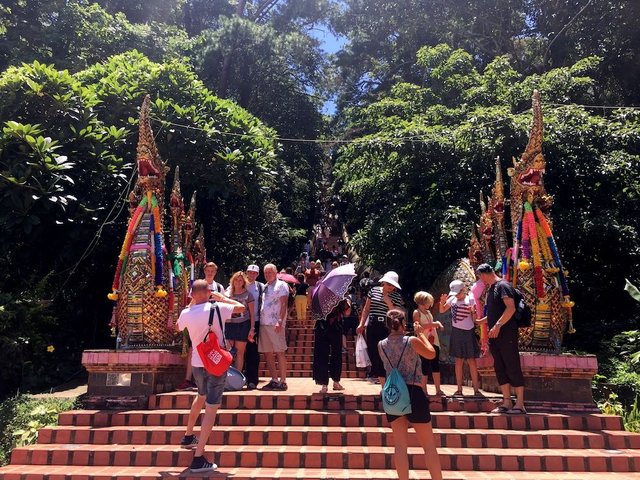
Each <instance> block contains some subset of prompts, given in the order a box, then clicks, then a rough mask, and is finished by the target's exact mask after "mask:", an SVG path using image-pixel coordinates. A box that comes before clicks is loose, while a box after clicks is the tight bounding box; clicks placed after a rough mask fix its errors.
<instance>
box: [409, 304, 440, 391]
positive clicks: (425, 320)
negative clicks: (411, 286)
mask: <svg viewBox="0 0 640 480" xmlns="http://www.w3.org/2000/svg"><path fill="white" fill-rule="evenodd" d="M413 301H414V302H416V304H417V305H418V308H416V309H415V310H414V311H413V323H414V324H415V323H416V322H418V323H419V324H420V325H422V328H424V332H425V335H426V336H427V339H428V340H429V342H430V343H431V345H433V348H434V349H435V350H436V356H435V357H434V358H433V359H431V360H427V359H426V358H424V357H420V360H421V362H422V375H423V377H422V386H423V388H424V390H425V392H427V393H428V389H427V380H428V377H429V375H431V376H432V377H433V383H434V385H435V386H436V395H439V396H443V395H444V393H443V392H442V390H441V388H440V385H441V384H440V339H439V338H438V329H442V328H443V326H442V323H440V322H434V321H433V315H431V308H432V307H433V296H432V295H431V294H430V293H428V292H418V293H416V294H415V295H414V296H413Z"/></svg>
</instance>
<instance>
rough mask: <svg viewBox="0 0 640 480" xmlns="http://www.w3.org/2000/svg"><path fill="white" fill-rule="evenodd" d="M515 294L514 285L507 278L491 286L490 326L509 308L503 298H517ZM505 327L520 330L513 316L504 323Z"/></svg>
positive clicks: (488, 316)
mask: <svg viewBox="0 0 640 480" xmlns="http://www.w3.org/2000/svg"><path fill="white" fill-rule="evenodd" d="M515 296H516V292H515V289H514V288H513V285H511V284H510V283H509V282H507V281H505V280H500V281H498V282H496V283H494V284H493V285H491V287H489V293H488V294H487V322H488V323H489V328H491V327H493V326H494V325H495V324H496V323H497V322H498V320H500V317H501V316H502V314H503V313H504V311H505V310H506V309H507V306H506V305H505V304H504V300H503V298H504V297H509V298H515ZM503 328H507V329H511V328H515V329H516V330H518V325H517V324H516V322H515V320H514V319H513V318H512V319H510V320H509V321H508V322H507V323H505V324H504V325H503Z"/></svg>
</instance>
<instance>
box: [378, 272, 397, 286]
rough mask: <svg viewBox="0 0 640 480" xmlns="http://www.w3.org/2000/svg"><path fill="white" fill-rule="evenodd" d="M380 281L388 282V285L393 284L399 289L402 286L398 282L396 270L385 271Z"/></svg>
mask: <svg viewBox="0 0 640 480" xmlns="http://www.w3.org/2000/svg"><path fill="white" fill-rule="evenodd" d="M380 283H388V284H389V285H393V286H394V287H396V288H397V289H399V290H402V287H401V286H400V284H399V283H398V274H397V273H396V272H387V273H385V274H384V275H383V276H382V278H381V279H380Z"/></svg>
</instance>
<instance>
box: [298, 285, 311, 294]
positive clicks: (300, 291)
mask: <svg viewBox="0 0 640 480" xmlns="http://www.w3.org/2000/svg"><path fill="white" fill-rule="evenodd" d="M307 290H309V285H308V284H306V283H304V282H303V283H299V284H298V285H296V295H306V294H307Z"/></svg>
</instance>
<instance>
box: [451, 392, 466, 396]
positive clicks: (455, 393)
mask: <svg viewBox="0 0 640 480" xmlns="http://www.w3.org/2000/svg"><path fill="white" fill-rule="evenodd" d="M451 396H452V397H463V396H464V394H463V393H462V390H456V391H455V392H453V395H451Z"/></svg>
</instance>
